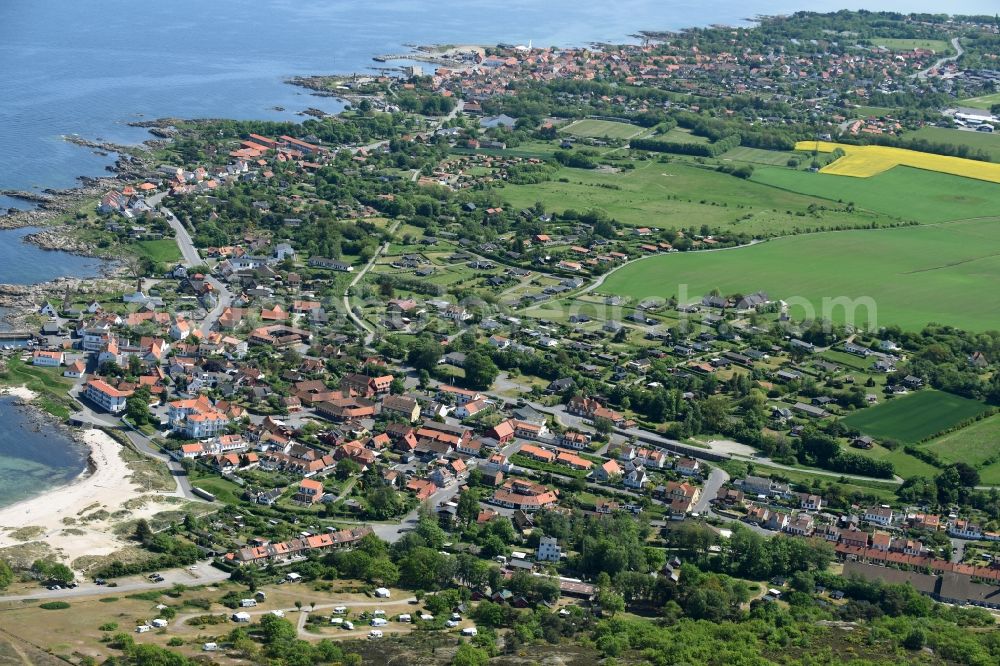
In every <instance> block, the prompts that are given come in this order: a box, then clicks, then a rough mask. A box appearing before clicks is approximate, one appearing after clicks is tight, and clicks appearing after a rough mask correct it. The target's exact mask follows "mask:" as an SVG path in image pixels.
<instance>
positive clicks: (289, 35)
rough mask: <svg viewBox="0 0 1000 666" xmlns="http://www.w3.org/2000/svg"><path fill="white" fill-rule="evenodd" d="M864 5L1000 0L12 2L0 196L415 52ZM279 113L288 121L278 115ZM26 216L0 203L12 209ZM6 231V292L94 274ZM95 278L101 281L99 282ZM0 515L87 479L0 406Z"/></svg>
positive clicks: (972, 8) (288, 104) (56, 181)
mask: <svg viewBox="0 0 1000 666" xmlns="http://www.w3.org/2000/svg"><path fill="white" fill-rule="evenodd" d="M859 7H864V8H866V9H871V10H879V9H884V10H891V11H950V12H955V13H958V12H962V13H981V14H990V15H992V14H993V13H994V12H995V11H996V10H997V0H957V1H952V2H947V3H944V2H940V0H934V1H931V0H871V1H866V2H862V1H859V0H809V1H808V2H807V1H806V0H740V1H739V2H737V1H734V0H698V1H694V0H617V1H616V2H597V1H596V0H588V1H585V2H580V0H545V1H544V2H542V1H539V0H506V1H505V2H496V1H492V0H326V1H318V0H256V1H255V2H252V3H249V2H243V1H237V0H215V1H214V2H204V1H203V0H197V1H195V0H174V1H173V2H167V3H164V2H134V1H127V0H102V1H101V2H99V3H93V2H79V0H45V1H44V2H38V1H37V0H2V2H0V130H2V131H0V190H2V189H19V190H30V189H44V188H47V187H56V188H63V187H71V186H73V185H74V184H75V179H76V177H77V176H82V175H99V174H101V173H104V168H105V167H106V166H107V165H108V164H109V163H110V162H111V160H110V158H108V157H106V156H100V155H95V154H94V153H93V152H92V151H90V150H87V149H82V148H78V147H76V146H74V145H72V144H69V143H66V142H65V141H63V140H62V138H61V137H63V136H65V135H70V134H79V135H81V136H84V137H86V138H89V139H98V140H105V141H113V142H117V143H138V142H140V141H142V140H144V139H145V138H148V135H147V134H146V132H145V131H144V130H141V129H137V128H132V127H129V126H128V123H129V122H132V121H138V120H148V119H152V118H160V117H165V116H180V117H187V118H204V117H229V118H271V119H288V118H296V117H297V116H296V115H295V113H296V112H298V111H301V110H303V109H305V108H308V107H317V108H320V109H324V110H326V111H331V112H332V111H337V110H339V104H338V103H337V102H336V101H335V100H331V99H328V98H320V97H314V96H311V95H309V94H308V93H306V92H305V91H302V90H300V89H297V88H294V87H292V86H289V85H286V84H284V83H283V81H284V80H285V79H286V78H287V77H289V76H295V75H303V74H327V73H345V72H362V71H365V70H366V69H367V68H369V67H372V66H374V65H375V64H376V63H374V62H372V60H371V57H372V56H373V55H378V54H381V53H398V52H401V51H403V50H404V45H405V44H427V43H496V42H500V41H505V42H512V43H527V42H528V41H529V40H530V41H532V42H533V43H534V44H536V45H558V46H566V45H574V44H585V43H588V42H592V41H622V40H627V39H628V36H629V35H630V34H632V33H635V32H637V31H639V30H644V29H650V30H658V29H659V30H670V29H679V28H684V27H689V26H698V25H708V24H714V23H725V24H736V23H739V22H741V21H743V20H745V19H747V18H752V17H754V16H755V15H757V14H782V13H789V12H793V11H796V10H799V9H811V10H817V11H826V10H836V9H841V8H859ZM276 107H282V108H284V109H285V111H279V110H277V109H276ZM11 205H17V206H23V204H17V203H15V202H12V201H11V200H9V199H6V198H3V197H0V209H6V207H8V206H11ZM21 235H23V233H21V232H0V282H23V283H30V282H38V281H42V280H47V279H51V278H53V277H56V276H58V275H88V274H93V273H92V271H93V270H94V266H91V265H87V264H86V262H87V260H84V259H81V258H79V257H73V256H71V255H66V254H65V253H46V252H41V251H40V250H38V249H37V248H34V247H32V246H29V245H26V244H23V243H21V242H20V236H21ZM88 271H90V272H88ZM0 420H2V421H3V422H4V424H5V426H6V427H4V428H0V505H4V504H9V503H11V502H13V501H16V500H18V499H21V498H23V497H26V496H28V495H31V494H35V493H38V492H41V491H42V490H44V489H45V488H48V487H51V486H53V485H57V484H60V483H63V482H65V481H66V480H68V479H71V478H73V477H75V476H76V475H77V474H78V473H79V472H80V471H81V470H82V469H83V465H84V459H83V457H82V454H81V452H80V450H79V449H78V447H75V446H72V445H70V444H69V443H68V442H67V441H64V440H63V439H62V438H61V437H56V436H55V435H49V436H45V435H41V434H39V433H35V432H33V431H32V428H31V426H30V423H29V422H28V421H26V420H25V419H24V417H23V415H20V413H19V411H18V410H17V409H15V408H13V407H12V406H11V405H10V404H9V402H7V401H3V400H0Z"/></svg>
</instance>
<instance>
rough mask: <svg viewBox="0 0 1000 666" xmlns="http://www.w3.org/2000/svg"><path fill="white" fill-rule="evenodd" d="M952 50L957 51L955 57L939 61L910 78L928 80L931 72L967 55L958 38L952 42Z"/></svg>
mask: <svg viewBox="0 0 1000 666" xmlns="http://www.w3.org/2000/svg"><path fill="white" fill-rule="evenodd" d="M951 48H953V49H955V55H953V56H948V57H946V58H941V59H939V60H938V61H937V62H935V63H934V64H933V65H931V66H930V67H928V68H927V69H923V70H921V71H919V72H917V73H916V74H912V75H911V76H910V78H913V79H921V80H923V79H926V78H927V77H928V76H930V73H931V70H935V69H941V68H942V67H944V65H945V64H946V63H949V62H955V61H956V60H958V59H959V58H961V57H962V54H963V53H965V50H964V49H962V45H961V44H959V42H958V37H955V38H954V39H952V40H951Z"/></svg>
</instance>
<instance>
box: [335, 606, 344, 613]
mask: <svg viewBox="0 0 1000 666" xmlns="http://www.w3.org/2000/svg"><path fill="white" fill-rule="evenodd" d="M333 612H334V614H335V615H343V614H344V613H346V612H347V606H334V608H333Z"/></svg>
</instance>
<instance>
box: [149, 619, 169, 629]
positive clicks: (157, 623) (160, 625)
mask: <svg viewBox="0 0 1000 666" xmlns="http://www.w3.org/2000/svg"><path fill="white" fill-rule="evenodd" d="M151 624H152V625H153V626H154V627H156V628H157V629H162V628H163V627H165V626H167V621H166V620H164V619H163V618H162V617H158V618H156V619H155V620H153V621H152V623H151Z"/></svg>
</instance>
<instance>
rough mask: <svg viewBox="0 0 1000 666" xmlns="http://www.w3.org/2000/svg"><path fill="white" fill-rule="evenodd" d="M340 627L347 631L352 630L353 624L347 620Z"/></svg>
mask: <svg viewBox="0 0 1000 666" xmlns="http://www.w3.org/2000/svg"><path fill="white" fill-rule="evenodd" d="M340 626H342V627H343V628H344V629H347V630H348V631H353V630H354V623H353V622H351V621H349V620H344V623H343V624H342V625H340Z"/></svg>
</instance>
